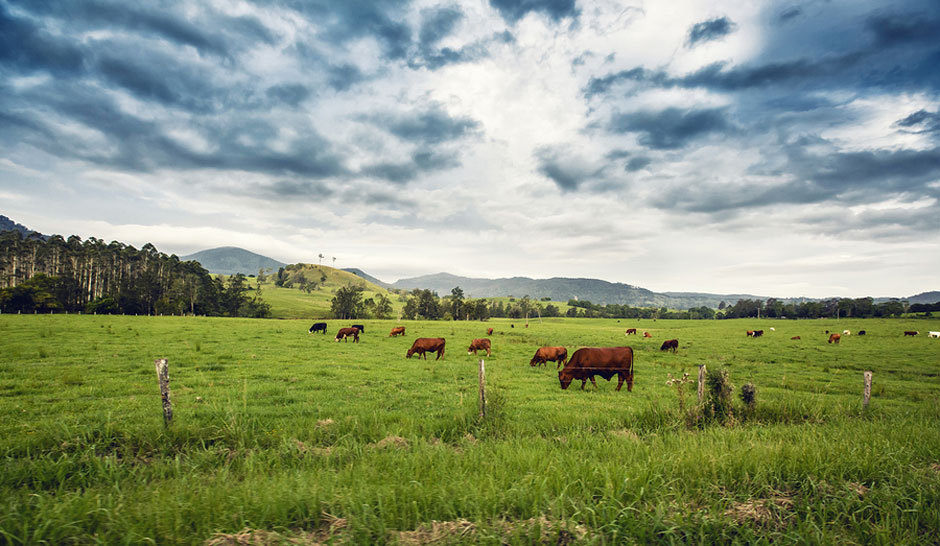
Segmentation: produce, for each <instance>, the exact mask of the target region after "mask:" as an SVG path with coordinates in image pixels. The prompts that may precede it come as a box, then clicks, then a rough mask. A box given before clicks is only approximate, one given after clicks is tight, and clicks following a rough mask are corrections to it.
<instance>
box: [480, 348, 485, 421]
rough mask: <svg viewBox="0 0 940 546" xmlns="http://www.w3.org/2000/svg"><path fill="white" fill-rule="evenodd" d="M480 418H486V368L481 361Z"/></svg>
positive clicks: (481, 360)
mask: <svg viewBox="0 0 940 546" xmlns="http://www.w3.org/2000/svg"><path fill="white" fill-rule="evenodd" d="M480 417H481V418H483V417H486V368H485V366H484V365H483V359H482V358H481V359H480Z"/></svg>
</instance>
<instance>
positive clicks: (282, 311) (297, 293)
mask: <svg viewBox="0 0 940 546" xmlns="http://www.w3.org/2000/svg"><path fill="white" fill-rule="evenodd" d="M285 273H287V274H288V275H291V276H293V277H294V278H295V279H297V278H299V276H300V275H301V274H302V275H303V277H304V278H305V279H306V280H307V281H311V282H313V283H316V288H313V289H312V290H310V291H309V292H308V291H306V290H301V289H299V288H297V286H299V283H294V286H292V287H290V288H287V287H279V286H276V285H275V283H274V280H275V275H274V274H272V275H267V276H266V278H265V280H264V282H262V283H261V284H260V285H261V297H262V299H264V301H265V303H268V304H270V305H271V317H272V318H282V319H286V318H302V319H323V318H328V317H329V316H330V304H331V302H332V300H333V296H334V295H335V294H336V291H337V290H338V289H340V288H342V287H344V286H358V287H361V288H363V289H364V291H363V293H362V299H363V300H368V299H369V298H374V297H375V295H376V294H383V295H385V296H386V297H387V298H389V299H390V300H391V302H392V315H393V317H397V316H398V312H399V310H401V308H402V306H403V305H404V304H403V303H402V302H400V301H399V300H398V295H397V294H393V293H391V292H389V291H388V290H386V289H384V288H382V287H380V286H376V285H375V284H373V283H371V282H369V281H367V280H365V279H363V278H361V277H358V276H356V275H354V274H352V273H349V272H348V271H343V270H342V269H335V268H332V267H329V266H325V265H316V264H291V265H288V266H285ZM251 284H252V286H258V283H257V279H251Z"/></svg>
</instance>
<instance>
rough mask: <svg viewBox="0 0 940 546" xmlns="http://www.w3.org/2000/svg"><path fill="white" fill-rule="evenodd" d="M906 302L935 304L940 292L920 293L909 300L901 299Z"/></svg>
mask: <svg viewBox="0 0 940 546" xmlns="http://www.w3.org/2000/svg"><path fill="white" fill-rule="evenodd" d="M902 299H905V300H907V302H908V303H937V302H938V301H940V291H937V290H933V291H931V292H921V293H920V294H915V295H913V296H911V297H909V298H902Z"/></svg>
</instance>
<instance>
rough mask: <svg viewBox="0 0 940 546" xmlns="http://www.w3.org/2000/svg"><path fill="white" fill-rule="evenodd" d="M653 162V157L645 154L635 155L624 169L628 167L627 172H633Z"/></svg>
mask: <svg viewBox="0 0 940 546" xmlns="http://www.w3.org/2000/svg"><path fill="white" fill-rule="evenodd" d="M652 162H653V160H652V159H650V158H648V157H645V156H639V157H633V158H630V161H627V165H626V167H624V169H626V171H627V172H631V173H632V172H635V171H639V170H642V169H645V168H646V167H649V165H650V163H652Z"/></svg>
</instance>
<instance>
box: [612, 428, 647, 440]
mask: <svg viewBox="0 0 940 546" xmlns="http://www.w3.org/2000/svg"><path fill="white" fill-rule="evenodd" d="M610 435H611V436H613V437H615V438H623V439H625V440H639V439H640V437H639V436H637V435H636V433H635V432H633V431H632V430H629V429H625V428H624V429H621V430H612V431H610Z"/></svg>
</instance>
